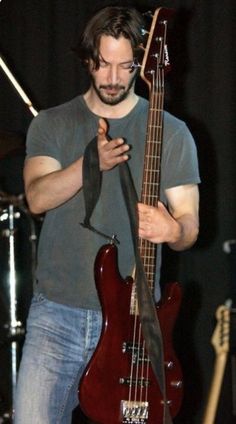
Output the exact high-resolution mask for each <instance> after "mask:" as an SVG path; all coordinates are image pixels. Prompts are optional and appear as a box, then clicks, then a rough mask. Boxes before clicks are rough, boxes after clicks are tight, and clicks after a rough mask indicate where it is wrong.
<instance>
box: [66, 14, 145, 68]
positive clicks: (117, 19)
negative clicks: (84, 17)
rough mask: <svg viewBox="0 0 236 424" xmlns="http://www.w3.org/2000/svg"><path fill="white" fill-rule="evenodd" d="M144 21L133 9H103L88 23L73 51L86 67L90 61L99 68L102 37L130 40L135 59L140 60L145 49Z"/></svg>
mask: <svg viewBox="0 0 236 424" xmlns="http://www.w3.org/2000/svg"><path fill="white" fill-rule="evenodd" d="M143 28H144V19H143V17H142V15H141V13H139V12H138V11H137V10H136V9H134V8H131V7H120V6H109V7H105V8H103V9H101V10H100V11H99V12H98V13H96V14H95V15H94V16H93V17H92V18H91V19H90V20H89V22H88V23H87V25H86V27H85V30H84V32H83V34H82V36H81V39H80V41H79V43H78V44H77V46H75V48H74V49H73V50H74V51H75V52H76V53H77V55H78V56H79V58H80V59H81V61H82V63H84V64H85V65H86V64H87V63H88V60H89V59H92V61H93V62H94V67H95V69H98V68H99V47H100V39H101V36H102V35H110V36H112V37H114V38H116V39H118V38H119V37H120V36H123V37H125V38H127V39H128V40H130V43H131V47H132V50H133V55H134V58H136V59H137V60H138V58H139V57H140V55H141V53H142V51H143V49H142V47H141V46H142V43H143V41H144V36H143V32H142V29H143Z"/></svg>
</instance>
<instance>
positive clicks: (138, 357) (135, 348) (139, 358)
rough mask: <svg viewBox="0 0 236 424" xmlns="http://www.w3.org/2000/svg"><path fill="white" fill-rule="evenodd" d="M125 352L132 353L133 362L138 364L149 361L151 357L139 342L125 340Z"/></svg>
mask: <svg viewBox="0 0 236 424" xmlns="http://www.w3.org/2000/svg"><path fill="white" fill-rule="evenodd" d="M122 352H123V353H130V354H131V355H132V363H133V364H134V365H137V364H138V363H149V362H150V359H149V357H148V356H147V355H146V353H145V349H144V347H140V345H139V344H138V343H135V344H133V343H130V342H125V343H123V346H122Z"/></svg>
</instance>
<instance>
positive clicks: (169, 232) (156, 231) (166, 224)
mask: <svg viewBox="0 0 236 424" xmlns="http://www.w3.org/2000/svg"><path fill="white" fill-rule="evenodd" d="M138 216H139V236H140V237H142V238H144V239H146V240H148V241H151V242H153V243H163V242H167V243H173V242H176V241H177V240H178V238H179V237H180V232H181V227H180V225H179V224H178V222H177V221H176V220H175V219H174V218H173V217H172V216H171V215H170V213H169V212H168V210H167V209H166V207H165V206H164V205H163V203H161V202H158V207H154V206H149V205H145V204H143V203H138Z"/></svg>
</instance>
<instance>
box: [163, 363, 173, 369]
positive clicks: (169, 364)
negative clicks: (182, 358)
mask: <svg viewBox="0 0 236 424" xmlns="http://www.w3.org/2000/svg"><path fill="white" fill-rule="evenodd" d="M165 366H166V368H167V369H168V370H172V368H173V367H174V363H173V361H168V362H165Z"/></svg>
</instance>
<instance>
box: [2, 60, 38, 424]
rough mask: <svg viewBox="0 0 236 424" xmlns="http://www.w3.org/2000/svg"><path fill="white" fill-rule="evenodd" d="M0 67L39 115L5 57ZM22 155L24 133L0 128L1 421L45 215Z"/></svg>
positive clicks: (7, 419)
mask: <svg viewBox="0 0 236 424" xmlns="http://www.w3.org/2000/svg"><path fill="white" fill-rule="evenodd" d="M0 67H1V68H2V69H3V71H4V72H5V73H6V75H7V77H8V78H9V79H10V81H11V82H12V83H13V85H14V87H15V88H16V90H17V91H18V93H19V94H20V96H21V97H22V99H23V101H24V102H25V103H26V104H27V105H28V107H29V109H30V111H31V112H32V113H33V115H36V114H37V112H36V111H35V109H34V108H33V106H32V104H31V102H30V101H29V99H28V97H27V96H26V95H25V93H24V91H23V90H22V89H21V87H20V86H19V84H18V83H17V81H16V80H15V78H14V77H13V75H12V74H11V72H10V71H9V69H8V67H7V66H6V64H5V62H4V61H3V59H2V57H1V56H0ZM24 158H25V139H24V137H23V136H22V135H21V134H18V133H12V132H6V131H2V132H1V131H0V288H1V290H0V363H1V367H0V424H1V423H12V416H13V405H14V397H15V389H16V381H17V372H18V366H19V360H20V356H21V349H22V344H23V340H24V334H25V322H26V316H27V311H28V307H29V303H30V298H31V294H32V289H33V287H32V286H33V284H32V283H33V279H34V271H35V264H36V249H37V238H38V237H37V234H38V233H39V230H40V226H41V223H40V221H41V218H40V219H37V218H36V217H35V216H33V215H32V214H31V213H30V211H29V208H28V206H27V202H26V199H25V195H24V184H23V164H24ZM23 280H24V281H23ZM27 280H29V281H27ZM26 283H27V284H26ZM4 365H5V367H4ZM5 374H6V375H5Z"/></svg>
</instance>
